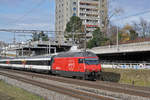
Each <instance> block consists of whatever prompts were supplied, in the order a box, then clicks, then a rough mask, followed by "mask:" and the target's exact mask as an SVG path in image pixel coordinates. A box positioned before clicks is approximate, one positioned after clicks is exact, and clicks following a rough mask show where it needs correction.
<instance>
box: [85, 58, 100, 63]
mask: <svg viewBox="0 0 150 100" xmlns="http://www.w3.org/2000/svg"><path fill="white" fill-rule="evenodd" d="M85 64H87V65H98V64H99V60H98V59H94V58H88V59H85Z"/></svg>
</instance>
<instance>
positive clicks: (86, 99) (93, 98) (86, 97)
mask: <svg viewBox="0 0 150 100" xmlns="http://www.w3.org/2000/svg"><path fill="white" fill-rule="evenodd" d="M0 75H3V76H6V77H9V78H12V79H15V80H18V81H21V82H24V83H28V84H32V85H35V86H38V87H41V88H44V89H48V90H51V91H55V92H58V93H61V94H64V95H68V96H71V97H74V98H78V99H81V100H114V99H112V98H108V97H103V96H100V95H96V94H91V93H88V92H83V91H80V90H76V89H70V88H65V87H62V86H58V85H54V84H48V83H44V82H40V81H37V80H32V79H28V78H25V77H21V76H17V75H13V74H10V73H9V74H8V73H5V72H0Z"/></svg>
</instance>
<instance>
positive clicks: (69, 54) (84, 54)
mask: <svg viewBox="0 0 150 100" xmlns="http://www.w3.org/2000/svg"><path fill="white" fill-rule="evenodd" d="M56 57H97V56H96V54H94V53H92V52H88V51H87V52H64V53H60V54H58V55H56Z"/></svg>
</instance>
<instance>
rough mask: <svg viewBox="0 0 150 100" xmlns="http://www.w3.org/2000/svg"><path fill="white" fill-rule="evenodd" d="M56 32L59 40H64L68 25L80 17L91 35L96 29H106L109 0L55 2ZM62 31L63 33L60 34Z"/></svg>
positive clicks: (59, 0) (66, 0)
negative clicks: (73, 19) (74, 18)
mask: <svg viewBox="0 0 150 100" xmlns="http://www.w3.org/2000/svg"><path fill="white" fill-rule="evenodd" d="M55 1H56V11H55V13H56V18H55V20H56V21H55V31H57V32H56V36H57V38H58V39H59V40H61V41H62V40H63V37H64V31H65V29H66V24H67V22H68V21H69V20H70V17H72V16H78V17H80V18H81V19H82V20H83V25H85V24H86V32H87V33H91V32H92V31H93V30H95V28H96V27H101V28H104V23H105V22H104V21H105V20H106V18H107V12H108V11H107V0H55ZM58 31H62V32H58Z"/></svg>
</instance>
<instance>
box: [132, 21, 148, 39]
mask: <svg viewBox="0 0 150 100" xmlns="http://www.w3.org/2000/svg"><path fill="white" fill-rule="evenodd" d="M133 28H134V30H135V31H136V32H137V33H138V35H139V36H141V37H143V38H145V37H146V36H150V22H148V21H147V20H145V19H143V18H140V22H139V23H137V22H135V21H134V22H133Z"/></svg>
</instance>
